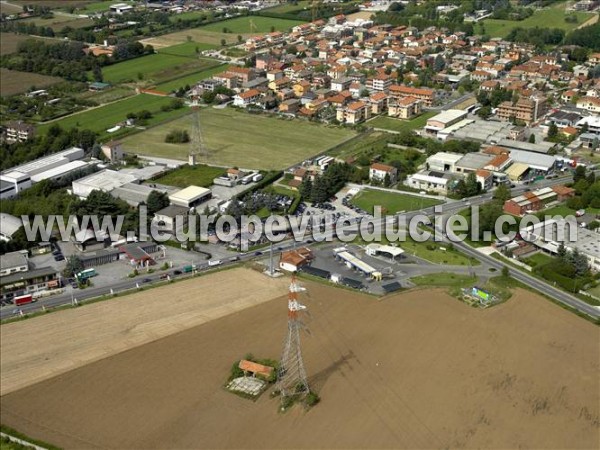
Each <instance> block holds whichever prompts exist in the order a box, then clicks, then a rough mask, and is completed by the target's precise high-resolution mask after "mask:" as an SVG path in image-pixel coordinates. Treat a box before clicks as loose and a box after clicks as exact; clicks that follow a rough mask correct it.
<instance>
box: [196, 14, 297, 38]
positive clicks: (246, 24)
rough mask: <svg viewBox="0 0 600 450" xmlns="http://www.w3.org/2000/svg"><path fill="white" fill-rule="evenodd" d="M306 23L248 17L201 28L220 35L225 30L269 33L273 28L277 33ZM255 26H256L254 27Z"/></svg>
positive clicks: (242, 32)
mask: <svg viewBox="0 0 600 450" xmlns="http://www.w3.org/2000/svg"><path fill="white" fill-rule="evenodd" d="M301 23H304V22H302V21H300V20H288V19H273V18H272V17H260V16H248V17H236V18H235V19H229V20H223V21H221V22H215V23H211V24H208V25H204V26H202V27H200V28H201V29H203V30H205V31H214V32H217V33H220V32H222V31H223V29H224V28H227V29H228V30H230V32H231V33H241V34H244V33H269V32H270V31H271V27H275V30H277V31H287V30H289V29H290V28H292V27H295V26H296V25H300V24H301ZM252 24H254V25H252Z"/></svg>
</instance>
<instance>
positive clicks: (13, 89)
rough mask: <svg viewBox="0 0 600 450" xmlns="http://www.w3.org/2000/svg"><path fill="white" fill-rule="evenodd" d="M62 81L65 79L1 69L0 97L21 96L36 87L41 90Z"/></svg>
mask: <svg viewBox="0 0 600 450" xmlns="http://www.w3.org/2000/svg"><path fill="white" fill-rule="evenodd" d="M61 81H63V79H62V78H58V77H50V76H48V75H39V74H37V73H30V72H19V71H17V70H8V69H5V68H0V95H2V96H7V95H14V94H20V93H22V92H27V90H29V88H31V87H34V86H35V87H36V88H39V89H41V88H45V87H47V86H50V85H52V84H56V83H60V82H61Z"/></svg>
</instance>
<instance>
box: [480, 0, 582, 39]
mask: <svg viewBox="0 0 600 450" xmlns="http://www.w3.org/2000/svg"><path fill="white" fill-rule="evenodd" d="M565 4H566V3H565V2H560V3H557V4H555V5H552V6H551V7H548V8H544V9H541V10H536V11H535V12H534V13H533V15H532V16H531V17H528V18H527V19H525V20H520V21H516V20H497V19H485V20H483V21H481V22H479V24H480V25H479V27H475V30H476V32H478V33H481V34H487V35H489V36H491V37H506V36H507V35H508V34H509V33H510V32H511V31H512V30H513V29H514V28H534V27H540V28H560V29H562V30H565V31H570V30H572V29H575V28H577V27H578V26H579V25H581V24H582V23H584V22H585V21H586V20H588V19H589V18H590V17H592V14H590V13H587V12H580V11H565ZM571 15H575V16H576V17H577V22H575V23H570V22H566V21H565V17H567V16H571ZM481 24H483V26H484V30H482V29H481ZM482 31H485V33H483V32H482Z"/></svg>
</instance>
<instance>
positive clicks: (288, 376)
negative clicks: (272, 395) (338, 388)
mask: <svg viewBox="0 0 600 450" xmlns="http://www.w3.org/2000/svg"><path fill="white" fill-rule="evenodd" d="M305 290H306V289H304V288H302V287H300V286H299V285H298V283H296V277H295V276H292V282H291V284H290V289H289V293H288V332H287V337H286V339H285V341H284V344H283V354H282V355H281V361H280V363H279V371H278V376H277V387H278V389H279V392H280V395H281V402H282V404H283V403H284V402H285V400H286V398H289V397H295V396H302V395H306V394H308V393H309V392H310V389H309V387H308V380H307V378H306V370H305V368H304V361H303V360H302V351H301V348H300V329H302V328H304V324H303V323H302V321H300V320H299V315H300V313H301V312H302V311H305V310H306V306H304V305H302V304H300V303H299V302H298V293H299V292H302V291H305Z"/></svg>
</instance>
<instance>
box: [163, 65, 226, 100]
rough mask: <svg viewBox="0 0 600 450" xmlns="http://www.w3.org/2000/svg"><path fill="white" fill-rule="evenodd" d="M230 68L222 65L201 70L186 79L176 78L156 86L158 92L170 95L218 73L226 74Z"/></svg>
mask: <svg viewBox="0 0 600 450" xmlns="http://www.w3.org/2000/svg"><path fill="white" fill-rule="evenodd" d="M228 67H229V65H228V64H220V65H218V66H215V67H211V68H210V69H206V70H201V71H200V72H194V73H191V74H189V75H186V76H184V77H180V78H176V79H174V80H171V81H166V82H165V83H160V84H158V85H156V90H158V91H161V92H167V93H168V92H172V91H175V90H177V89H179V88H180V87H184V86H186V85H189V86H192V85H194V84H196V83H197V82H198V81H200V80H204V79H206V78H210V77H212V76H213V75H214V74H216V73H220V72H224V71H225V70H227V68H228Z"/></svg>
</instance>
